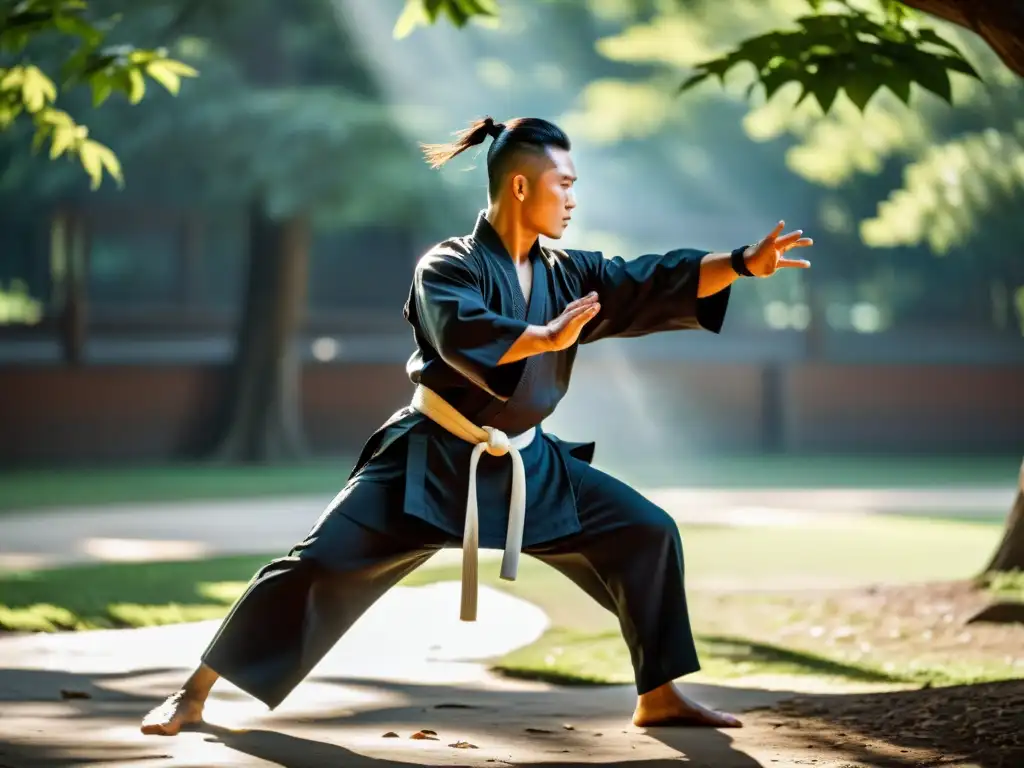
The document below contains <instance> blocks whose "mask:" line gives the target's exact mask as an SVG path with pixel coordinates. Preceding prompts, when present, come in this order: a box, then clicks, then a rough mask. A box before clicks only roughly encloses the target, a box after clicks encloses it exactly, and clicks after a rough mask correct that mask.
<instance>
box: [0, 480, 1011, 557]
mask: <svg viewBox="0 0 1024 768" xmlns="http://www.w3.org/2000/svg"><path fill="white" fill-rule="evenodd" d="M647 495H648V496H649V497H650V498H651V499H652V500H654V501H655V503H657V504H660V505H661V506H662V507H663V508H664V509H666V510H668V511H669V512H670V513H671V514H672V515H673V516H674V517H675V518H676V519H677V520H679V521H680V522H681V523H683V524H689V525H704V524H707V525H712V524H713V525H770V526H801V527H806V526H813V525H830V524H835V523H837V522H841V521H842V518H844V517H847V516H850V515H865V514H897V515H928V516H934V517H967V518H990V519H1002V518H1003V517H1004V516H1005V515H1006V514H1007V512H1008V510H1009V509H1010V507H1011V505H1012V503H1013V496H1014V489H1013V488H1012V487H1000V488H950V489H943V488H938V489H891V490H866V489H843V488H837V489H827V490H820V489H816V490H743V491H723V490H706V489H685V490H684V489H656V490H650V491H647ZM329 501H330V499H329V498H324V497H321V496H316V497H309V496H306V497H296V498H275V499H254V500H242V501H211V502H174V503H165V504H156V503H147V504H125V505H116V506H110V507H104V508H99V509H97V508H81V509H55V510H48V511H39V510H36V511H31V512H25V513H18V512H10V513H5V514H3V515H0V570H12V569H18V568H41V567H49V566H54V565H61V564H66V563H73V562H89V561H94V562H96V561H117V560H122V561H123V560H179V559H180V560H187V559H192V558H199V557H208V556H212V555H227V554H250V553H266V552H281V551H284V550H287V549H288V548H289V547H290V546H291V544H292V543H293V542H295V541H298V540H299V539H301V538H302V536H304V535H305V533H306V532H307V531H308V530H309V528H310V526H311V525H312V524H313V522H314V521H315V520H316V519H317V517H318V516H319V515H320V513H321V512H322V510H323V508H324V506H325V505H326V504H327V503H328V502H329ZM483 555H484V557H494V556H496V553H483ZM457 556H458V553H457V552H452V553H444V554H443V557H453V558H454V557H457Z"/></svg>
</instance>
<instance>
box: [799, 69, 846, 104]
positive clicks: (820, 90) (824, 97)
mask: <svg viewBox="0 0 1024 768" xmlns="http://www.w3.org/2000/svg"><path fill="white" fill-rule="evenodd" d="M808 80H809V86H810V91H811V93H812V94H813V95H814V100H815V101H817V102H818V106H819V107H821V111H822V112H824V113H825V114H826V115H827V114H828V111H829V110H830V109H832V104H833V103H834V102H835V100H836V96H837V95H838V94H839V88H840V86H841V81H840V79H839V77H838V75H837V74H836V73H835V72H828V71H826V72H821V71H819V73H818V75H817V77H815V76H811V77H810V78H808ZM807 85H808V84H805V87H807Z"/></svg>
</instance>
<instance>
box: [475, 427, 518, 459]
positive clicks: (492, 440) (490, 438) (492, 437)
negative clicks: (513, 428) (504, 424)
mask: <svg viewBox="0 0 1024 768" xmlns="http://www.w3.org/2000/svg"><path fill="white" fill-rule="evenodd" d="M482 429H483V430H484V432H486V433H487V442H486V443H485V445H486V446H487V448H486V450H487V452H488V453H489V454H490V455H491V456H504V455H505V454H506V453H508V452H509V449H510V448H511V447H512V446H511V444H510V443H509V441H508V435H506V434H505V433H504V432H502V431H501V430H500V429H495V428H494V427H483V428H482Z"/></svg>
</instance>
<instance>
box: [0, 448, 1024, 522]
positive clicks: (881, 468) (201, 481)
mask: <svg viewBox="0 0 1024 768" xmlns="http://www.w3.org/2000/svg"><path fill="white" fill-rule="evenodd" d="M599 454H600V450H599ZM599 458H600V456H599ZM352 464H353V457H350V456H346V457H332V458H323V459H317V460H315V461H311V462H306V463H303V464H289V465H281V466H273V465H272V466H216V465H212V464H210V465H206V464H174V465H167V466H147V467H97V468H85V469H46V470H15V471H6V472H2V473H0V511H10V510H28V509H40V508H47V507H61V506H89V505H105V504H117V503H143V502H155V501H175V500H178V501H185V500H199V499H225V498H259V497H270V496H292V495H306V494H312V495H324V496H333V495H334V494H335V493H337V491H338V490H339V489H340V488H341V486H342V485H343V484H344V481H345V478H346V477H347V476H348V473H349V471H350V470H351V467H352ZM598 465H599V466H601V468H602V469H605V470H607V471H609V472H612V473H613V474H615V475H617V476H619V477H622V478H623V479H624V480H626V481H628V482H630V483H633V484H636V485H639V486H642V487H648V488H649V487H659V486H661V487H663V486H684V487H686V486H692V487H702V488H706V487H727V488H790V487H792V488H827V487H875V488H885V487H900V488H910V487H929V486H935V485H942V486H949V485H960V486H971V485H1002V484H1007V483H1012V482H1014V479H1015V478H1016V477H1017V473H1018V471H1019V469H1020V456H1007V457H977V456H963V457H923V458H922V457H905V456H818V455H814V456H760V455H757V456H753V455H752V456H698V457H686V458H685V460H684V459H681V458H680V457H679V456H673V458H672V460H671V461H667V460H662V459H659V458H658V457H657V456H643V457H641V458H639V459H638V458H629V457H625V456H624V457H614V458H612V459H609V460H608V461H607V463H605V462H604V461H599V462H598Z"/></svg>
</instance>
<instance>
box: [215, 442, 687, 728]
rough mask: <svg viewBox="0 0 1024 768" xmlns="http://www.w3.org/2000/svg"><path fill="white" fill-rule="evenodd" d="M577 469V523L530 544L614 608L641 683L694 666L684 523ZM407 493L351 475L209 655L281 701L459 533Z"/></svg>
mask: <svg viewBox="0 0 1024 768" xmlns="http://www.w3.org/2000/svg"><path fill="white" fill-rule="evenodd" d="M571 469H572V476H573V482H574V485H575V489H576V500H577V509H578V514H579V520H580V524H581V527H582V530H581V532H580V533H577V534H573V535H571V536H566V537H563V538H560V539H556V540H554V541H550V542H546V543H544V544H541V545H537V546H531V547H528V548H525V549H524V552H525V553H526V554H529V555H532V556H533V557H536V558H538V559H540V560H542V561H543V562H545V563H547V564H548V565H550V566H552V567H554V568H556V569H558V570H559V571H561V572H562V573H563V574H565V575H566V576H568V577H569V578H570V579H572V580H573V581H574V582H575V583H576V584H578V585H579V586H580V587H581V588H582V589H583V590H584V591H586V592H587V593H588V594H589V595H590V596H591V597H593V598H594V599H595V600H597V601H598V603H600V604H601V605H603V606H604V607H605V608H607V609H608V610H609V611H611V612H612V613H614V614H615V615H616V616H617V618H618V620H619V625H620V627H621V630H622V635H623V638H624V640H625V642H626V644H627V646H628V647H629V651H630V655H631V658H632V662H633V669H634V672H635V677H636V687H637V691H638V693H641V694H642V693H646V692H648V691H651V690H653V689H655V688H657V687H658V686H660V685H663V684H664V683H667V682H670V681H672V680H674V679H675V678H677V677H681V676H683V675H686V674H689V673H692V672H696V671H697V670H698V669H699V668H700V665H699V663H698V660H697V651H696V648H695V647H694V641H693V635H692V632H691V629H690V619H689V613H688V610H687V605H686V595H685V592H684V589H683V549H682V542H681V539H680V536H679V529H678V528H677V526H676V523H675V522H674V521H673V520H672V518H671V517H669V515H668V514H667V513H666V512H665V511H664V510H662V509H660V508H659V507H658V506H656V505H655V504H653V503H652V502H650V501H649V500H648V499H646V498H644V497H643V496H642V495H641V494H640V493H638V492H637V491H635V490H633V489H632V488H631V487H629V486H628V485H626V484H625V483H623V482H621V481H619V480H617V479H615V478H613V477H611V476H610V475H607V474H605V473H603V472H601V471H600V470H597V469H595V468H593V467H591V466H590V465H589V464H587V463H585V462H582V461H578V462H577V461H574V462H573V466H572V468H571ZM402 494H403V485H402V483H400V482H398V483H396V482H367V481H364V480H359V479H358V478H357V479H356V480H355V481H354V482H353V483H351V484H350V486H349V487H348V488H347V489H346V490H345V492H343V493H342V494H339V496H338V498H336V499H335V501H334V502H333V503H332V504H331V506H330V507H329V508H328V509H327V510H326V511H325V512H324V514H323V515H322V516H321V518H320V520H319V521H317V523H316V525H315V526H314V528H313V529H312V531H311V532H310V533H309V535H308V536H307V537H306V539H305V540H304V541H302V542H301V543H300V544H298V545H297V546H296V547H295V548H294V549H293V550H292V553H291V554H290V555H289V556H288V557H284V558H280V559H278V560H274V561H273V562H271V563H269V564H268V565H267V566H265V567H264V568H262V569H261V570H260V571H259V573H257V574H256V575H255V576H254V577H253V579H252V581H251V582H250V584H249V586H248V588H247V589H246V591H245V593H244V594H243V595H242V597H241V598H240V599H239V601H238V602H237V603H236V604H235V606H234V607H233V608H232V610H231V612H230V613H229V614H228V616H227V618H226V619H225V620H224V623H223V624H222V625H221V627H220V629H219V630H218V632H217V634H216V635H215V637H214V638H213V640H212V642H211V643H210V645H209V646H208V647H207V649H206V650H205V652H204V653H203V661H204V662H205V663H206V664H207V665H208V666H209V667H210V668H212V669H213V670H214V671H215V672H217V673H218V674H219V675H220V676H221V677H223V678H224V679H226V680H228V681H229V682H231V683H233V684H234V685H236V686H238V687H239V688H240V689H242V690H243V691H245V692H247V693H248V694H250V695H251V696H254V697H255V698H257V699H259V700H260V701H262V702H263V703H264V704H266V705H267V706H268V707H270V708H271V709H274V708H275V707H277V706H278V705H279V704H280V703H281V702H282V701H284V699H285V698H286V697H287V696H288V694H289V693H291V691H292V690H293V689H294V688H295V686H296V685H298V684H299V683H300V682H301V681H302V680H303V679H304V678H305V677H306V676H307V675H308V674H309V673H310V671H311V670H312V669H313V667H314V666H316V664H317V663H318V662H319V661H320V660H321V659H322V658H323V657H324V655H325V654H326V653H327V652H328V651H329V650H330V649H331V647H332V646H334V644H335V643H336V642H337V641H338V640H339V638H341V636H342V635H343V634H344V633H345V632H346V631H347V630H348V628H349V627H351V626H352V625H353V624H354V623H355V622H356V620H357V619H358V618H359V617H360V616H361V615H362V614H363V613H364V612H365V611H366V610H367V609H368V608H369V607H370V606H371V605H373V603H374V602H375V601H376V600H377V599H378V598H379V597H381V595H383V594H384V593H385V592H386V591H387V590H388V589H390V588H391V587H392V586H394V585H395V584H397V583H398V582H399V581H401V580H402V578H404V577H405V576H407V575H408V574H410V573H411V572H412V571H413V570H415V569H416V568H417V567H419V566H420V565H422V564H423V563H425V562H426V561H427V560H429V559H430V557H431V556H432V555H433V554H434V553H435V552H437V551H438V550H440V549H441V548H443V547H447V546H460V545H461V541H459V540H454V539H453V537H452V536H450V535H449V534H447V533H445V532H443V531H441V530H440V529H438V528H435V527H434V526H432V525H430V524H429V523H426V522H424V521H422V520H420V519H418V518H415V517H413V516H411V515H407V514H405V513H403V512H402V511H401V510H402V504H403V496H402ZM355 505H360V506H362V505H374V507H375V508H377V509H379V510H380V511H381V519H382V520H384V521H386V525H383V526H379V527H377V526H375V527H369V526H367V525H365V524H363V523H360V522H357V521H356V520H354V519H352V517H351V516H350V514H349V511H350V510H352V509H353V508H354V507H355ZM527 514H528V515H529V514H530V512H529V510H527ZM362 519H364V520H365V519H366V517H365V516H363V517H362Z"/></svg>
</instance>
